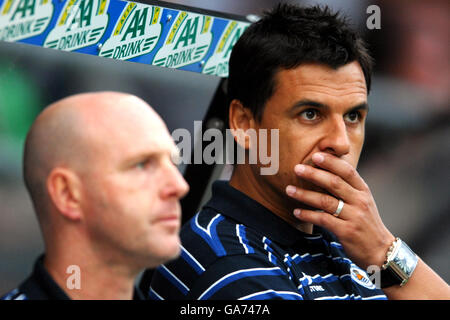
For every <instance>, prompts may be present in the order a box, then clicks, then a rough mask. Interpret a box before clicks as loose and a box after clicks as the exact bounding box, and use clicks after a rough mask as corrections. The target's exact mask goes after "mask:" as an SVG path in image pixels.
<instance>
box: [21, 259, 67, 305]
mask: <svg viewBox="0 0 450 320" xmlns="http://www.w3.org/2000/svg"><path fill="white" fill-rule="evenodd" d="M23 289H24V291H25V292H26V294H27V295H28V296H29V297H28V298H29V299H30V300H40V299H50V300H70V298H69V296H68V295H67V294H66V293H65V292H64V290H62V289H61V288H60V287H59V286H58V284H57V283H56V282H55V281H54V280H53V278H52V276H51V275H50V274H49V273H48V272H47V270H46V269H45V267H44V255H43V254H42V255H41V256H39V258H38V259H37V260H36V262H35V264H34V269H33V273H32V274H31V276H30V277H29V279H28V280H27V281H26V282H25V283H24V284H23Z"/></svg>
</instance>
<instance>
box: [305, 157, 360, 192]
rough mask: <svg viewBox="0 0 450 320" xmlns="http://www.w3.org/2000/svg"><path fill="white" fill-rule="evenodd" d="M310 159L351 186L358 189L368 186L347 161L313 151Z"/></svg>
mask: <svg viewBox="0 0 450 320" xmlns="http://www.w3.org/2000/svg"><path fill="white" fill-rule="evenodd" d="M312 160H313V162H314V163H315V164H316V165H318V166H319V167H321V168H323V169H325V170H327V171H329V172H331V173H334V174H335V175H337V176H338V177H340V178H342V179H343V180H344V181H345V182H347V183H348V184H349V185H350V186H352V187H353V188H355V189H358V190H360V191H363V190H366V189H367V188H368V187H367V184H366V183H365V182H364V180H363V179H362V178H361V176H360V175H359V174H358V171H356V169H355V168H354V167H353V166H352V165H351V164H350V163H348V162H347V161H345V160H342V159H340V158H338V157H336V156H333V155H331V154H328V153H315V154H314V155H313V156H312Z"/></svg>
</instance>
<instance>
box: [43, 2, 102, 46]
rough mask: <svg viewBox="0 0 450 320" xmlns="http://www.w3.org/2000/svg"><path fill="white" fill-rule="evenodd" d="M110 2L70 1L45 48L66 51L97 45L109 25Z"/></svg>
mask: <svg viewBox="0 0 450 320" xmlns="http://www.w3.org/2000/svg"><path fill="white" fill-rule="evenodd" d="M108 6H109V0H68V1H67V2H66V4H65V6H64V8H63V10H62V11H61V14H60V15H59V17H58V20H57V22H56V25H55V27H54V28H53V29H52V31H50V33H49V35H48V36H47V39H45V42H44V47H46V48H52V49H59V50H65V51H72V50H77V49H80V48H84V47H88V46H90V45H93V44H96V43H97V42H98V41H99V40H100V38H101V37H102V36H103V34H104V33H105V30H106V26H107V25H108V19H109V17H108V13H107V11H108Z"/></svg>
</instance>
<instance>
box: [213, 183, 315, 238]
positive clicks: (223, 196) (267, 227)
mask: <svg viewBox="0 0 450 320" xmlns="http://www.w3.org/2000/svg"><path fill="white" fill-rule="evenodd" d="M205 207H210V208H212V209H214V210H216V211H218V212H220V213H221V214H223V215H225V216H227V217H230V218H232V219H234V220H236V221H238V222H239V223H242V224H244V225H246V226H247V227H250V228H253V229H256V230H257V231H259V232H261V233H262V234H264V235H265V236H266V237H267V238H269V239H271V240H272V241H275V242H278V243H280V244H281V245H285V246H292V245H294V244H295V243H297V242H302V241H304V238H305V237H307V236H308V237H311V236H313V235H311V234H306V233H304V232H302V231H300V230H298V229H296V228H294V227H293V226H291V225H290V224H289V223H287V222H286V221H284V220H283V219H281V218H280V217H278V216H277V215H276V214H275V213H273V212H272V211H270V210H269V209H267V208H266V207H264V206H263V205H261V204H260V203H259V202H257V201H256V200H254V199H252V198H250V197H249V196H247V195H246V194H244V193H242V192H241V191H239V190H237V189H235V188H233V187H232V186H230V184H229V183H228V181H215V182H214V183H213V185H212V197H211V200H209V202H208V203H207V204H206V205H205Z"/></svg>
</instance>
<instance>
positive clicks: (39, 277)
mask: <svg viewBox="0 0 450 320" xmlns="http://www.w3.org/2000/svg"><path fill="white" fill-rule="evenodd" d="M36 286H38V287H36ZM24 287H25V290H26V292H27V294H28V295H29V299H31V300H40V299H50V300H70V297H69V296H68V295H67V294H66V293H65V292H64V290H63V289H61V287H60V286H59V285H58V284H57V283H56V282H55V280H53V278H52V276H51V275H50V274H49V273H48V271H47V269H45V266H44V255H41V256H39V258H38V259H37V260H36V263H35V264H34V269H33V273H32V275H31V277H30V278H29V279H28V281H26V282H25V283H24ZM43 294H44V295H45V296H43ZM133 300H145V296H144V294H143V293H142V292H141V290H139V289H138V288H137V287H134V291H133Z"/></svg>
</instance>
